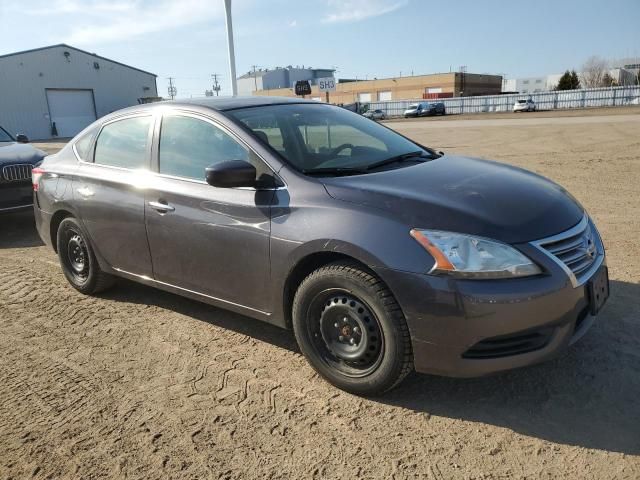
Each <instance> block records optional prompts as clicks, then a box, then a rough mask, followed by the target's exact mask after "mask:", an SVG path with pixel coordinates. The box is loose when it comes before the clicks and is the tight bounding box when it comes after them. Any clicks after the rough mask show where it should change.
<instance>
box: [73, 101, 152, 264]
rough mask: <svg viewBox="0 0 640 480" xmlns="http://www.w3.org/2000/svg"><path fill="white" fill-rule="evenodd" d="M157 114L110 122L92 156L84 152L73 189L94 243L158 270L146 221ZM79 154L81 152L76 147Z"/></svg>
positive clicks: (113, 258) (116, 257)
mask: <svg viewBox="0 0 640 480" xmlns="http://www.w3.org/2000/svg"><path fill="white" fill-rule="evenodd" d="M153 124H154V117H153V116H152V115H148V114H134V115H129V116H126V117H120V118H118V119H115V120H112V121H110V122H108V123H106V124H104V125H103V126H102V128H101V130H100V132H99V133H98V136H97V139H96V140H95V143H94V144H93V148H92V149H91V151H90V153H89V155H87V157H88V158H81V161H80V167H79V168H78V172H77V177H76V178H75V179H74V182H73V195H74V199H75V200H76V204H77V206H78V209H79V211H80V217H81V220H82V222H83V224H84V226H85V228H86V229H87V231H88V233H89V235H90V237H91V240H92V244H93V246H94V247H95V249H96V250H97V251H98V253H99V254H100V255H101V256H102V258H104V259H105V260H106V261H107V263H108V264H109V265H110V266H111V267H113V268H116V269H118V270H122V271H124V272H127V273H131V274H135V275H145V276H151V275H152V268H151V256H150V254H149V245H148V242H147V232H146V229H145V224H144V188H145V185H146V183H147V182H148V178H149V165H150V152H151V139H152V132H153V129H152V127H153ZM76 154H77V155H78V156H80V155H81V153H80V152H79V150H76Z"/></svg>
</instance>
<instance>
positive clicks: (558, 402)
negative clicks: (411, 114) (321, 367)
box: [0, 109, 640, 480]
mask: <svg viewBox="0 0 640 480" xmlns="http://www.w3.org/2000/svg"><path fill="white" fill-rule="evenodd" d="M638 113H640V110H639V109H636V110H633V109H630V110H628V111H626V112H623V114H619V115H609V112H604V114H603V112H600V114H598V112H595V113H594V112H593V111H591V112H588V113H585V115H582V116H561V115H558V116H551V118H549V115H548V114H547V115H546V116H543V115H542V113H539V114H533V115H531V116H528V115H518V117H517V118H512V117H509V116H503V117H501V118H498V117H493V116H484V117H477V116H476V117H475V119H473V120H464V119H447V120H446V121H444V122H440V121H434V120H428V121H420V120H418V121H406V122H391V123H390V124H389V126H392V127H393V128H396V129H398V130H399V131H401V132H402V133H404V134H406V135H408V136H410V137H413V138H415V139H417V140H419V141H422V142H424V143H426V144H429V145H432V146H434V147H436V148H437V149H442V150H445V151H448V152H455V153H461V154H467V155H474V156H480V157H487V158H494V159H498V160H501V161H505V162H508V163H512V164H515V165H519V166H523V167H525V168H528V169H531V170H533V171H535V172H538V173H541V174H543V175H546V176H548V177H550V178H552V179H554V180H555V181H557V182H559V183H560V184H562V185H564V186H565V187H566V188H568V189H569V190H570V191H571V192H572V193H573V194H574V195H575V196H576V197H577V198H578V199H579V200H580V201H581V202H582V203H583V204H584V205H585V207H586V208H587V209H588V210H589V212H590V213H591V214H592V215H593V217H594V218H595V220H596V223H597V224H598V226H599V227H600V230H601V233H602V235H603V237H604V241H605V244H606V246H607V248H608V256H609V265H610V272H611V280H612V285H611V288H612V294H611V295H612V296H611V298H610V300H609V304H608V305H607V307H606V308H605V310H604V311H603V312H602V314H601V315H600V316H599V317H598V320H597V322H596V324H595V325H594V327H593V328H592V330H591V331H590V332H589V333H588V334H587V335H586V336H585V338H583V339H582V341H581V342H579V343H578V344H577V345H575V346H574V348H572V349H571V350H570V351H568V352H567V353H566V354H564V355H563V356H562V357H561V358H558V359H557V360H555V361H553V362H550V363H547V364H543V365H538V366H534V367H530V368H526V369H522V370H518V371H513V372H509V373H506V374H501V375H497V376H493V377H487V378H480V379H470V380H456V379H447V378H439V377H432V376H424V375H413V376H411V377H409V378H408V379H407V381H405V382H404V384H403V385H402V386H401V387H400V388H398V389H397V390H394V391H393V392H391V393H390V394H388V395H387V396H385V397H383V398H379V399H376V400H365V399H361V398H358V397H354V396H351V395H348V394H345V393H342V392H340V391H339V390H336V389H335V388H333V387H331V386H329V385H327V384H326V383H324V382H323V381H322V380H321V379H319V378H318V376H317V375H315V374H314V372H313V371H312V369H311V368H310V367H308V366H307V364H306V362H305V361H304V359H303V358H302V357H301V355H300V354H299V353H298V352H297V349H296V346H295V342H294V340H293V337H292V335H291V334H290V333H288V332H286V331H282V330H279V329H277V328H274V327H271V326H269V325H266V324H261V323H259V322H257V321H255V320H251V319H248V318H245V317H242V316H239V315H236V314H232V313H228V312H226V311H223V310H218V309H215V308H211V307H208V306H205V305H202V304H199V303H196V302H193V301H190V300H186V299H183V298H180V297H177V296H174V295H171V294H168V293H163V292H160V291H157V290H153V289H151V288H148V287H144V286H140V285H136V284H133V283H129V282H125V281H122V282H121V283H120V285H119V286H118V287H117V288H116V289H114V290H113V291H110V292H108V293H106V294H104V295H102V296H100V297H99V298H89V297H84V296H82V295H80V294H78V293H76V292H75V291H74V290H72V289H71V287H69V286H67V283H66V282H65V280H64V278H63V276H62V273H61V271H60V269H59V267H58V264H57V259H56V257H55V256H54V254H53V252H51V251H49V250H48V249H46V248H45V247H43V246H42V244H41V242H40V240H39V239H38V237H37V235H36V233H35V230H34V228H33V217H32V216H31V215H30V214H28V213H27V214H21V215H9V216H5V217H2V218H0V222H1V223H0V232H1V234H0V350H1V351H2V355H1V356H0V478H2V479H4V478H31V477H34V478H61V477H66V478H385V479H386V478H398V479H399V478H416V479H417V478H421V479H422V478H425V479H435V480H439V479H445V478H453V477H455V478H469V479H481V478H483V479H507V478H508V479H512V478H555V477H565V478H629V479H632V478H634V479H635V478H640V402H639V400H638V399H639V398H640V348H639V347H640V283H639V281H640V243H639V242H638V238H640V215H639V212H640V156H639V151H640V114H638ZM585 119H586V120H585ZM59 146H60V144H57V145H56V144H53V145H52V144H47V145H43V147H44V148H47V149H49V150H55V148H58V147H59ZM514 201H517V199H514Z"/></svg>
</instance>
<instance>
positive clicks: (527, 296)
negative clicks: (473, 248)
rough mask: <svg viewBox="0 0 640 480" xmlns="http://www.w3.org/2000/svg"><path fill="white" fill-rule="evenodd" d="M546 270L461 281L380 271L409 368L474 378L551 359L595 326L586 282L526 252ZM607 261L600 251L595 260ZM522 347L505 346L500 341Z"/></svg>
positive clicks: (534, 252)
mask: <svg viewBox="0 0 640 480" xmlns="http://www.w3.org/2000/svg"><path fill="white" fill-rule="evenodd" d="M528 254H529V255H531V256H532V257H536V256H537V255H540V257H538V258H534V260H536V261H538V262H543V263H544V264H545V268H546V270H547V274H545V275H540V276H536V277H528V278H521V279H504V280H461V279H454V278H452V277H442V276H434V275H427V274H415V273H407V272H399V271H395V270H390V269H382V270H381V271H380V272H379V273H380V275H381V276H382V277H383V278H384V279H385V281H386V282H387V283H388V285H389V287H390V288H391V290H392V291H393V292H394V295H395V296H396V298H397V300H398V302H399V303H400V306H401V307H402V310H403V312H404V314H405V318H406V320H407V325H408V327H409V331H410V333H411V339H412V346H413V356H414V364H415V369H416V371H418V372H422V373H432V374H437V375H444V376H452V377H475V376H482V375H487V374H491V373H496V372H500V371H504V370H510V369H513V368H518V367H523V366H526V365H531V364H534V363H539V362H543V361H546V360H549V359H551V358H553V357H555V356H557V355H558V354H559V353H561V352H562V351H563V350H565V349H566V348H567V347H568V346H569V345H570V344H572V343H574V342H575V341H577V340H578V339H579V338H580V337H581V336H582V335H583V334H584V333H585V332H586V330H587V329H588V328H589V327H590V326H591V325H592V324H593V317H592V316H590V315H589V300H588V292H587V284H588V283H584V284H583V285H580V286H577V287H574V286H573V285H572V283H571V280H570V279H569V277H568V276H567V275H566V273H565V272H564V271H563V270H562V269H561V268H560V267H559V266H558V265H556V264H554V263H553V262H549V259H548V258H546V259H545V258H543V254H541V253H540V252H536V251H535V250H533V249H532V250H531V251H530V252H528ZM599 262H600V264H601V265H606V260H605V257H604V254H603V255H602V257H601V259H600V260H599ZM510 345H511V346H513V345H520V346H521V347H522V348H516V349H513V350H509V349H508V348H505V346H507V347H508V346H510Z"/></svg>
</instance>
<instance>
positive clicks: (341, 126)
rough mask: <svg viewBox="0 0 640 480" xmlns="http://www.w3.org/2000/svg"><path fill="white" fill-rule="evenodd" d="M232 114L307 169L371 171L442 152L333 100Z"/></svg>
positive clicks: (316, 171)
mask: <svg viewBox="0 0 640 480" xmlns="http://www.w3.org/2000/svg"><path fill="white" fill-rule="evenodd" d="M227 114H228V115H230V116H232V117H235V119H237V120H239V121H240V122H242V123H243V124H244V125H245V126H247V127H248V128H250V129H251V130H252V131H253V133H254V134H255V135H256V136H257V137H258V138H260V139H261V140H262V141H263V142H265V143H267V144H269V145H270V146H271V147H272V148H273V149H275V150H276V151H277V152H278V153H279V154H280V155H282V156H283V157H284V158H285V160H287V161H288V163H289V164H291V165H292V166H293V167H294V168H296V169H297V170H299V171H302V172H304V173H314V172H315V173H325V172H326V173H332V174H348V173H366V172H365V171H367V170H368V169H370V168H377V167H378V165H380V166H382V164H384V165H386V164H387V161H388V160H391V161H390V162H388V163H395V162H397V163H398V164H400V163H403V162H405V161H407V163H409V161H408V160H407V159H405V158H400V159H398V160H392V159H396V158H398V157H404V156H405V155H407V154H411V158H413V159H414V160H413V161H414V162H415V161H419V160H418V157H421V156H427V157H430V158H435V157H437V155H435V152H432V151H429V150H425V149H424V148H422V147H420V146H419V145H416V144H415V143H413V142H411V141H410V140H407V139H406V138H404V137H402V136H400V135H398V134H397V133H395V132H393V131H392V130H389V129H388V128H385V127H383V126H381V125H379V124H378V123H376V122H372V121H370V120H367V119H365V118H363V117H362V116H360V115H357V114H355V113H353V112H350V111H348V110H345V109H344V108H340V107H334V106H331V105H321V104H288V105H271V106H263V107H251V108H242V109H238V110H231V111H228V112H227ZM421 161H424V160H421ZM381 162H382V163H381ZM374 164H375V166H374ZM356 171H357V172H356Z"/></svg>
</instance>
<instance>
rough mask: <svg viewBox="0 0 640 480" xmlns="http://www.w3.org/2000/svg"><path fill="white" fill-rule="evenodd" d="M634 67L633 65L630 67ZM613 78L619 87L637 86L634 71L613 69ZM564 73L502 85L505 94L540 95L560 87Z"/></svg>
mask: <svg viewBox="0 0 640 480" xmlns="http://www.w3.org/2000/svg"><path fill="white" fill-rule="evenodd" d="M629 66H630V67H632V65H629ZM608 72H609V75H611V78H612V79H613V80H614V81H615V82H616V84H617V85H621V86H626V85H635V82H636V78H637V73H635V74H634V72H633V70H632V69H628V68H626V66H625V68H622V67H618V68H612V69H611V70H609V71H608ZM562 75H564V74H563V73H553V74H551V75H547V76H544V77H524V78H510V79H508V80H506V79H505V80H504V82H503V84H502V91H503V92H519V93H538V92H545V91H548V90H553V89H554V88H556V86H557V85H558V82H559V81H560V77H562ZM578 78H580V81H582V73H580V72H578Z"/></svg>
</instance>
